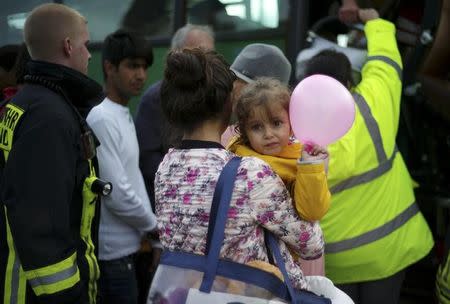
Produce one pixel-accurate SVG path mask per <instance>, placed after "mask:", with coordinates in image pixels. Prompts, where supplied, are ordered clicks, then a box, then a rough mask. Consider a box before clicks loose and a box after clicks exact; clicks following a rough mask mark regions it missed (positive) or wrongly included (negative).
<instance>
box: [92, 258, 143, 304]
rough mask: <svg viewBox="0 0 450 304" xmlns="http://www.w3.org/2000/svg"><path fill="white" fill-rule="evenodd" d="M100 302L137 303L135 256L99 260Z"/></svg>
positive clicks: (105, 303) (114, 303)
mask: <svg viewBox="0 0 450 304" xmlns="http://www.w3.org/2000/svg"><path fill="white" fill-rule="evenodd" d="M99 266H100V279H99V281H98V294H99V301H98V302H99V304H116V303H117V304H137V294H138V292H137V281H136V267H135V262H134V256H133V255H129V256H126V257H123V258H120V259H116V260H111V261H99Z"/></svg>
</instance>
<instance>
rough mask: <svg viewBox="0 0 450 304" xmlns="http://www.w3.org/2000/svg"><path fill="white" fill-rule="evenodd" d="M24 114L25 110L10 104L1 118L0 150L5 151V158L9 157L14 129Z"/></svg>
mask: <svg viewBox="0 0 450 304" xmlns="http://www.w3.org/2000/svg"><path fill="white" fill-rule="evenodd" d="M23 113H25V111H24V110H23V109H21V108H20V107H18V106H16V105H14V104H11V103H9V104H7V105H6V109H5V112H4V113H3V115H2V116H1V117H0V149H2V150H3V151H4V153H5V158H7V157H8V153H9V151H11V148H12V140H13V135H14V129H15V128H16V126H17V123H18V122H19V120H20V117H21V116H22V115H23Z"/></svg>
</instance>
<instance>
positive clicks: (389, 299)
mask: <svg viewBox="0 0 450 304" xmlns="http://www.w3.org/2000/svg"><path fill="white" fill-rule="evenodd" d="M404 278H405V270H402V271H400V272H397V273H396V274H394V275H392V276H390V277H387V278H385V279H381V280H376V281H368V282H362V283H352V284H336V287H338V288H339V289H341V290H342V291H343V292H345V293H346V294H347V295H348V296H349V297H350V298H352V300H353V301H354V302H355V304H381V303H382V304H397V303H399V300H400V290H401V287H402V284H403V279H404Z"/></svg>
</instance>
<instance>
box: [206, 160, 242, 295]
mask: <svg viewBox="0 0 450 304" xmlns="http://www.w3.org/2000/svg"><path fill="white" fill-rule="evenodd" d="M240 163H241V158H240V157H233V158H232V159H231V160H230V161H229V162H228V163H227V164H226V165H225V167H224V168H223V169H222V173H221V174H220V176H219V179H218V181H217V184H216V189H215V191H214V196H213V201H212V204H211V212H210V215H209V223H208V235H207V239H206V252H205V254H206V256H207V259H206V268H205V269H206V271H205V274H204V276H203V280H202V284H201V285H200V288H199V289H200V291H202V292H208V293H209V292H210V291H211V288H212V285H213V282H214V278H215V276H216V273H217V266H218V263H219V255H220V249H221V248H222V243H223V239H224V235H225V224H226V221H227V218H228V216H227V215H228V209H229V207H230V201H231V196H232V195H233V189H234V182H235V180H236V175H237V170H238V167H239V165H240Z"/></svg>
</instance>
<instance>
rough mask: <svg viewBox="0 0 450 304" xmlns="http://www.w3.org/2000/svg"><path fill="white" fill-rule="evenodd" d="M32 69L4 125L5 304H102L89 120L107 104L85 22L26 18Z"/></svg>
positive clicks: (74, 17)
mask: <svg viewBox="0 0 450 304" xmlns="http://www.w3.org/2000/svg"><path fill="white" fill-rule="evenodd" d="M24 35H25V42H26V45H27V48H28V50H29V51H30V55H31V58H32V59H33V60H32V61H30V62H29V64H28V66H27V75H26V76H25V85H24V86H23V88H22V89H21V90H20V91H19V92H18V93H17V94H16V95H15V96H14V97H13V98H12V99H11V101H10V102H9V103H8V104H7V106H6V110H5V114H4V115H3V116H2V117H1V118H0V134H1V139H2V140H1V143H0V168H1V171H0V172H1V188H0V195H1V196H0V202H1V203H0V294H1V295H2V296H1V298H0V302H1V303H27V304H29V303H83V304H85V303H95V299H96V280H97V279H98V277H99V271H98V265H97V260H96V257H95V253H94V250H95V249H94V248H95V247H94V242H93V240H92V237H91V235H92V233H91V231H92V230H93V227H95V225H93V223H92V221H93V218H95V213H96V212H95V208H96V205H97V202H98V197H97V195H96V194H95V193H93V191H92V190H91V186H92V184H93V183H95V181H96V178H95V169H94V167H93V165H92V164H93V162H94V161H95V145H94V142H95V141H94V137H93V134H92V133H91V131H90V130H89V128H88V126H87V124H86V122H85V121H84V117H83V115H85V114H87V112H88V111H89V109H90V108H91V107H92V106H91V104H90V102H92V101H94V100H96V101H99V100H100V98H101V95H102V93H101V91H102V90H101V87H100V85H98V84H97V83H96V82H94V81H93V80H91V79H89V78H88V77H87V76H86V74H87V65H88V61H89V58H90V53H89V51H88V49H87V43H88V40H89V33H88V29H87V22H86V20H85V19H84V17H82V16H81V15H80V14H79V13H78V12H76V11H75V10H73V9H70V8H68V7H66V6H63V5H60V4H44V5H42V6H39V7H37V8H35V9H34V10H33V11H32V12H31V14H30V15H29V16H28V18H27V20H26V22H25V28H24Z"/></svg>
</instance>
